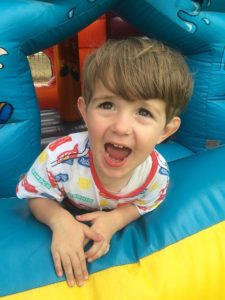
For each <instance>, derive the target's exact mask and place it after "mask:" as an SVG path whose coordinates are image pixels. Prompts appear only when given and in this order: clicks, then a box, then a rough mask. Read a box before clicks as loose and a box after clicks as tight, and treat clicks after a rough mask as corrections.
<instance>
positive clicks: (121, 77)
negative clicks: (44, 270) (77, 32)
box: [17, 38, 192, 286]
mask: <svg viewBox="0 0 225 300" xmlns="http://www.w3.org/2000/svg"><path fill="white" fill-rule="evenodd" d="M191 92H192V79H191V76H190V74H189V72H188V69H187V66H186V64H185V62H184V59H183V57H182V56H181V55H180V54H178V53H176V52H175V51H172V50H171V49H169V48H167V47H166V46H165V45H163V44H162V43H160V42H157V41H153V40H149V39H143V38H128V39H127V40H118V41H111V40H110V41H108V42H107V43H106V44H105V45H103V46H102V47H101V48H100V49H98V50H97V51H96V52H94V53H92V54H91V55H90V56H89V58H88V59H87V61H86V63H85V66H84V71H83V95H82V97H79V99H78V108H79V110H80V112H81V115H82V117H83V119H84V121H85V123H86V126H87V130H88V131H87V132H81V133H76V134H71V135H69V136H67V137H64V138H61V139H59V140H57V141H56V142H53V143H51V144H50V145H49V146H48V147H47V148H46V149H45V150H44V151H43V152H42V153H41V155H40V156H39V157H38V158H37V160H36V161H35V163H34V165H33V166H32V167H31V169H30V170H29V172H28V173H27V175H26V176H25V178H24V179H23V180H22V181H21V182H20V183H19V185H18V190H17V195H18V197H20V198H28V199H29V207H30V209H31V211H32V213H33V214H34V216H35V217H36V218H37V219H38V220H39V221H40V222H42V223H44V224H46V225H48V226H49V227H50V228H51V230H52V234H53V235H52V245H51V251H52V257H53V261H54V265H55V269H56V273H57V275H58V276H62V274H63V270H64V272H65V275H66V278H67V282H68V284H69V285H70V286H73V285H74V284H75V281H76V283H77V285H79V286H81V285H82V284H83V283H84V281H85V280H86V279H87V278H88V272H87V267H86V260H87V261H88V262H91V261H93V260H95V259H97V258H99V257H101V256H102V255H104V254H105V253H107V252H108V250H109V245H110V240H111V238H112V236H113V235H114V234H115V232H117V231H118V230H120V229H122V228H123V227H125V226H126V225H127V224H129V223H130V222H132V221H134V220H136V219H138V218H139V217H140V216H141V215H143V214H145V213H148V212H149V211H151V210H153V209H155V208H156V207H157V206H158V205H159V204H160V203H161V202H162V201H163V200H164V198H165V196H166V190H167V186H168V181H169V177H168V167H167V164H166V162H165V160H164V158H163V157H162V156H161V155H160V154H159V153H158V152H156V151H155V150H154V147H155V145H156V144H158V143H161V142H162V141H163V140H165V139H166V138H168V137H169V136H170V135H171V134H173V133H174V132H175V131H176V130H177V129H178V128H179V126H180V118H179V117H178V116H177V115H178V114H179V112H180V111H181V110H182V109H183V108H184V107H185V105H186V103H187V101H188V98H189V97H190V95H191ZM65 198H67V200H66V203H67V205H68V204H69V205H70V206H75V207H78V208H81V209H84V210H88V211H89V212H88V213H85V214H83V215H77V216H76V217H75V218H74V217H73V216H72V214H70V213H69V212H68V210H66V209H65V208H64V207H63V205H62V201H63V200H64V199H65ZM84 222H90V223H91V226H88V225H86V223H84ZM88 241H92V242H93V243H92V246H91V247H90V249H89V250H87V251H86V252H85V251H84V246H85V245H86V244H87V242H88Z"/></svg>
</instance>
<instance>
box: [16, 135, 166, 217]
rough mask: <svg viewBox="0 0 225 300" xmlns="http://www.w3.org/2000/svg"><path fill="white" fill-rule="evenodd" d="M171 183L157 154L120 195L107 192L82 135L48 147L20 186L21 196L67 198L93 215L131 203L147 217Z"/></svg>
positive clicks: (147, 161)
mask: <svg viewBox="0 0 225 300" xmlns="http://www.w3.org/2000/svg"><path fill="white" fill-rule="evenodd" d="M168 182H169V170H168V166H167V163H166V161H165V159H164V158H163V157H162V155H160V154H159V153H158V152H157V151H156V150H153V151H152V153H151V154H150V155H149V156H148V158H147V159H146V160H145V161H144V162H143V163H142V164H141V165H139V166H138V167H137V168H136V169H135V170H134V172H133V175H132V177H131V178H130V180H129V182H128V184H127V185H126V186H125V187H124V188H123V189H122V190H121V191H120V192H118V193H112V192H109V191H107V190H106V189H105V188H104V187H103V185H102V184H101V182H100V180H99V178H98V176H97V173H96V171H95V168H94V163H93V158H92V152H91V149H90V146H89V141H88V134H87V132H80V133H74V134H71V135H68V136H65V137H62V138H60V139H58V140H56V141H54V142H52V143H50V144H49V145H48V146H47V148H46V149H45V150H44V151H43V152H42V153H41V154H40V155H39V157H38V158H37V159H36V161H35V162H34V164H33V165H32V167H31V168H30V170H29V171H28V173H27V174H26V176H25V177H24V178H23V179H22V180H21V181H20V182H19V184H18V186H17V196H18V197H19V198H27V199H31V198H37V197H40V198H49V199H55V200H56V201H58V202H62V201H63V199H64V198H65V197H67V198H68V199H69V200H70V202H71V203H72V204H74V205H75V206H76V207H78V208H81V209H85V210H89V211H94V210H104V209H107V210H108V209H115V208H116V207H120V206H123V205H126V204H128V203H131V204H133V205H135V206H136V208H137V210H138V212H139V214H140V215H143V214H145V213H147V212H149V211H152V210H153V209H155V208H156V207H157V206H158V205H159V204H160V203H161V202H162V201H163V200H164V199H165V196H166V190H167V186H168Z"/></svg>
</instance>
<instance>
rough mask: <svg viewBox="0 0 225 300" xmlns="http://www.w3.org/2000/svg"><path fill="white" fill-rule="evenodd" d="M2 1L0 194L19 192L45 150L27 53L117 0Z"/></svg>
mask: <svg viewBox="0 0 225 300" xmlns="http://www.w3.org/2000/svg"><path fill="white" fill-rule="evenodd" d="M51 2H52V1H37V0H35V1H34V0H11V1H8V0H1V2H0V12H1V27H0V37H1V38H0V154H1V160H0V193H1V197H2V198H4V197H11V196H14V195H15V187H16V184H17V182H18V180H19V177H20V176H21V175H22V174H23V173H25V172H26V171H27V169H28V168H29V166H30V165H31V163H32V162H33V160H34V159H35V157H36V156H37V154H38V153H39V151H40V119H39V108H38V104H37V101H36V96H35V91H34V87H33V80H32V78H31V72H30V68H29V65H28V61H27V55H30V54H33V53H36V52H38V51H40V50H43V49H45V48H47V47H49V46H53V45H54V44H56V43H58V42H59V41H61V40H62V39H65V38H67V37H69V36H71V35H73V34H75V33H76V32H78V31H79V30H81V29H82V28H84V27H85V26H87V25H88V24H90V23H91V22H92V21H94V20H95V19H97V18H98V17H99V16H101V15H102V14H103V13H104V12H105V11H107V10H108V9H110V8H111V6H112V5H114V4H115V3H116V2H117V0H113V1H112V0H111V1H110V0H105V1H102V0H101V1H100V0H85V1H78V0H73V1H72V0H69V1H63V0H55V1H53V2H54V5H53V4H52V3H51Z"/></svg>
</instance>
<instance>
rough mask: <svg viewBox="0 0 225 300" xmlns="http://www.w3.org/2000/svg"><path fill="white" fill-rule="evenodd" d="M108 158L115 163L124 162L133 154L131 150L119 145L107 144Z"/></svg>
mask: <svg viewBox="0 0 225 300" xmlns="http://www.w3.org/2000/svg"><path fill="white" fill-rule="evenodd" d="M105 151H106V153H107V154H108V157H109V158H110V159H111V160H114V161H115V162H123V161H124V160H125V159H126V158H127V157H128V156H129V155H130V153H131V149H130V148H128V147H124V146H122V145H118V144H111V143H106V144H105Z"/></svg>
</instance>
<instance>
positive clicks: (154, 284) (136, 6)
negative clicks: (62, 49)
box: [0, 0, 225, 300]
mask: <svg viewBox="0 0 225 300" xmlns="http://www.w3.org/2000/svg"><path fill="white" fill-rule="evenodd" d="M108 12H113V13H114V14H115V15H117V16H118V17H120V18H122V19H124V20H126V21H127V22H128V23H129V24H131V25H132V26H133V27H134V28H136V29H137V31H138V32H140V33H141V34H142V35H144V36H149V37H153V38H156V39H159V40H162V41H163V42H165V43H167V44H168V45H170V46H171V47H174V48H176V49H178V50H179V51H181V52H182V53H183V54H184V55H185V57H186V59H187V62H188V64H189V67H190V70H191V72H192V74H193V78H194V82H195V87H194V93H193V96H192V99H191V101H190V103H189V105H188V107H187V109H186V110H185V112H184V113H183V114H182V116H181V117H182V126H181V128H180V130H179V132H178V134H177V135H176V136H175V137H174V139H173V140H171V141H168V142H166V143H163V144H162V145H159V147H158V150H159V151H160V152H161V153H162V154H163V155H164V156H165V157H166V159H167V160H168V162H169V166H170V172H171V183H170V186H169V192H168V196H167V198H166V200H165V201H164V203H163V204H162V205H161V206H160V207H159V208H158V209H157V210H156V211H153V212H152V213H149V214H146V215H145V216H143V217H142V218H140V219H139V220H137V221H135V222H133V223H131V224H130V225H129V226H127V227H126V228H125V229H123V230H121V231H120V232H118V233H117V234H116V235H115V236H114V237H113V239H112V241H111V248H110V251H109V252H108V253H107V255H105V256H104V257H102V258H100V259H99V260H96V261H94V262H93V263H90V264H88V270H89V273H90V278H89V280H88V281H87V282H86V283H85V285H84V286H83V287H81V288H80V287H77V286H75V287H73V288H70V287H68V285H67V284H66V282H65V278H58V277H57V276H56V274H55V271H54V267H53V263H52V260H51V254H50V250H49V249H50V242H51V232H50V230H49V229H48V228H47V227H46V226H44V225H42V224H40V223H38V222H37V221H36V220H35V219H34V217H33V216H32V215H31V214H30V212H29V210H28V207H27V201H26V200H19V199H17V198H16V196H15V188H16V185H17V183H18V180H19V178H20V176H21V175H22V174H24V173H25V172H26V171H27V170H28V168H29V167H30V165H31V164H32V162H33V161H34V159H35V158H36V156H37V155H38V154H39V153H40V145H41V141H40V140H41V139H40V111H39V106H38V102H37V99H36V94H35V89H34V85H33V80H32V76H31V71H30V67H29V63H28V58H27V57H28V56H30V55H34V54H35V53H38V52H39V51H46V50H45V49H47V48H49V47H52V46H53V45H56V44H59V43H61V42H63V41H64V40H65V39H66V38H69V37H72V36H74V35H75V34H76V33H78V32H80V31H81V30H82V29H84V28H85V27H86V26H88V25H89V24H91V23H92V22H94V21H95V20H97V19H98V18H99V17H101V16H102V15H103V14H105V13H108ZM0 13H1V21H0V22H1V28H0V32H1V34H0V37H1V38H0V154H1V161H0V220H1V226H0V257H1V258H0V259H1V262H0V296H1V297H2V299H9V300H10V299H13V300H19V299H22V300H37V299H55V300H57V299H67V300H69V299H79V300H101V299H102V300H103V299H123V300H125V299H127V300H136V299H142V300H180V299H187V300H189V299H192V300H199V299H204V300H215V299H216V300H217V299H220V300H222V299H225V276H224V273H225V239H224V235H225V205H224V203H225V172H224V167H225V31H224V27H225V3H224V1H221V0H170V1H163V0H138V1H137V0H123V1H119V0H82V1H78V0H11V1H8V0H1V1H0ZM59 57H60V55H59ZM66 100H67V99H65V101H66Z"/></svg>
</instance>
